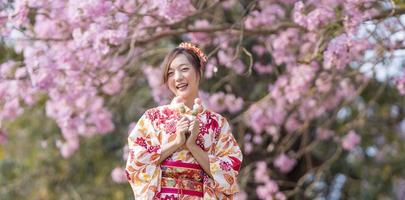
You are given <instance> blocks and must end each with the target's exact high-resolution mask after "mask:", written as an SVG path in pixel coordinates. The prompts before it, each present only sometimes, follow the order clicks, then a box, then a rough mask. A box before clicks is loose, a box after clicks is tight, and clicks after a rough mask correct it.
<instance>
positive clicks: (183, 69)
mask: <svg viewBox="0 0 405 200" xmlns="http://www.w3.org/2000/svg"><path fill="white" fill-rule="evenodd" d="M189 69H190V68H189V67H183V68H181V71H183V72H186V71H188V70H189Z"/></svg>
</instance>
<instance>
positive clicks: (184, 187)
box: [160, 160, 204, 197]
mask: <svg viewBox="0 0 405 200" xmlns="http://www.w3.org/2000/svg"><path fill="white" fill-rule="evenodd" d="M160 167H161V169H162V182H161V190H160V193H161V194H162V193H168V194H180V195H190V196H198V197H203V195H204V193H203V174H204V171H203V169H202V168H201V166H200V165H199V164H193V163H184V162H182V161H171V160H165V161H163V162H162V164H161V165H160Z"/></svg>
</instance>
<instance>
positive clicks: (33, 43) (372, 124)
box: [0, 0, 405, 200]
mask: <svg viewBox="0 0 405 200" xmlns="http://www.w3.org/2000/svg"><path fill="white" fill-rule="evenodd" d="M404 38H405V1H403V0H308V1H297V0H260V1H259V0H258V1H246V0H204V1H196V0H177V1H169V0H156V1H146V0H136V1H123V0H114V1H111V0H69V1H50V0H14V1H13V0H0V199H4V200H7V199H133V195H132V191H131V188H130V186H129V183H128V182H127V180H126V177H125V172H124V167H125V162H126V158H127V153H128V147H127V137H128V132H129V131H130V130H131V128H132V127H133V126H134V124H135V123H136V121H137V120H138V119H139V117H140V116H141V115H142V114H143V112H144V111H145V110H146V109H148V108H151V107H155V106H158V105H163V104H166V103H168V102H169V101H170V98H171V95H170V93H169V91H168V90H167V88H165V87H164V86H161V85H160V82H159V80H160V64H161V62H162V61H163V58H164V56H165V54H166V53H168V52H169V51H170V50H171V49H172V48H174V47H176V46H177V45H178V44H179V43H180V42H182V41H191V42H193V43H195V44H197V45H199V46H200V47H201V49H203V50H204V51H205V52H206V54H207V55H208V57H209V62H208V65H207V67H206V69H205V75H204V79H203V81H202V83H201V88H200V89H201V91H200V97H201V98H202V100H203V103H204V104H205V105H206V106H207V107H209V108H211V109H212V110H214V111H216V112H218V113H221V114H222V115H223V116H225V117H226V118H228V119H229V121H230V122H231V124H232V128H233V134H234V136H235V137H236V138H237V140H238V143H239V144H240V146H241V148H242V150H243V154H244V160H243V165H242V168H241V171H240V176H239V180H238V181H239V185H240V190H241V192H240V193H238V195H237V196H236V199H266V200H268V199H278V200H282V199H319V200H321V199H332V200H334V199H336V200H337V199H405V157H404V154H403V152H404V150H405V149H404V148H405V146H404V140H405V117H404V116H405V98H404V95H405V70H404V66H405V65H404V59H405V42H404Z"/></svg>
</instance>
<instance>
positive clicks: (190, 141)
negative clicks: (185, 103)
mask: <svg viewBox="0 0 405 200" xmlns="http://www.w3.org/2000/svg"><path fill="white" fill-rule="evenodd" d="M199 125H200V123H199V121H198V119H197V118H194V120H192V121H190V126H189V129H188V130H189V131H190V136H189V137H188V138H187V142H186V145H187V147H193V146H195V145H196V143H195V141H196V139H197V136H198V133H199V132H200V131H199Z"/></svg>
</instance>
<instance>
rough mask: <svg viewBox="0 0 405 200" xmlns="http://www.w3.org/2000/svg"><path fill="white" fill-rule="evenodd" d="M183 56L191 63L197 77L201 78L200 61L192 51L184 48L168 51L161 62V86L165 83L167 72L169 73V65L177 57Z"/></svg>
mask: <svg viewBox="0 0 405 200" xmlns="http://www.w3.org/2000/svg"><path fill="white" fill-rule="evenodd" d="M179 54H183V55H185V56H186V58H187V60H188V61H189V62H190V63H191V65H192V66H193V67H194V69H195V70H196V71H197V74H198V76H199V77H200V78H201V75H202V70H201V65H200V59H199V58H198V56H197V55H195V54H194V53H193V52H192V51H190V50H188V49H184V48H179V47H177V48H175V49H173V50H172V51H170V52H169V53H168V54H167V55H166V57H165V59H164V60H163V63H162V78H161V82H162V84H166V83H167V79H168V78H167V76H168V75H167V72H168V71H169V68H170V65H171V64H172V62H173V60H174V58H176V56H177V55H179Z"/></svg>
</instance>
